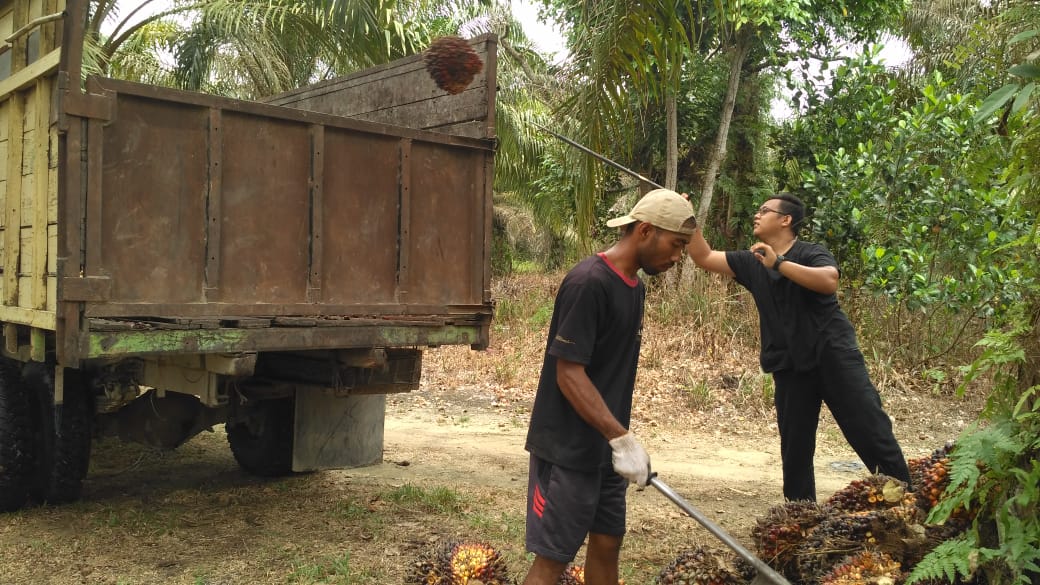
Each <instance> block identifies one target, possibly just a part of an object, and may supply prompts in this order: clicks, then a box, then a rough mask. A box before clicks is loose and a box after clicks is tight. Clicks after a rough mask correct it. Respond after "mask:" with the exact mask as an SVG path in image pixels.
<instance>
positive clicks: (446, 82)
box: [423, 36, 484, 94]
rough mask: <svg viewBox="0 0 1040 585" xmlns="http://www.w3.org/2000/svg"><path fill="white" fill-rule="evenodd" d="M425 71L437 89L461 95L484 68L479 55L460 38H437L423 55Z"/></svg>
mask: <svg viewBox="0 0 1040 585" xmlns="http://www.w3.org/2000/svg"><path fill="white" fill-rule="evenodd" d="M423 61H424V62H425V63H426V71H427V73H429V74H430V77H432V78H433V81H434V83H436V84H437V87H439V88H441V89H443V90H444V91H446V92H448V93H450V94H457V93H462V91H463V90H465V89H466V87H468V86H469V84H470V82H471V81H473V77H474V76H476V74H477V73H480V70H481V69H483V68H484V62H483V61H481V60H480V55H477V52H476V51H474V50H473V47H471V46H470V44H469V42H468V41H466V39H464V38H462V37H456V36H444V37H438V38H436V39H434V40H433V42H432V43H430V46H429V47H427V49H426V51H425V52H424V53H423Z"/></svg>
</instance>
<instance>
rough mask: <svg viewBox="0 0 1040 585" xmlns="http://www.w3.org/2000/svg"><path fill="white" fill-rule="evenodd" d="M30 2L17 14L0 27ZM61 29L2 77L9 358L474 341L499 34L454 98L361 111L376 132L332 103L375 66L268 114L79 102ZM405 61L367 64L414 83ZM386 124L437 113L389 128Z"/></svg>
mask: <svg viewBox="0 0 1040 585" xmlns="http://www.w3.org/2000/svg"><path fill="white" fill-rule="evenodd" d="M21 4H22V3H19V5H21ZM52 4H53V3H52ZM34 6H35V5H34ZM44 8H46V10H51V9H55V8H57V9H59V10H60V7H58V6H50V7H44ZM46 10H43V9H41V10H40V12H41V14H39V15H36V14H28V13H24V12H25V10H20V11H16V12H18V14H14V15H13V16H12V21H11V27H13V28H15V29H17V28H18V27H19V26H22V25H24V23H25V22H29V21H31V20H32V19H33V18H38V17H40V16H45V15H44V14H42V12H45V11H46ZM65 20H66V22H65V23H64V29H63V32H62V34H60V35H58V34H56V33H55V32H54V30H53V29H48V30H50V31H51V32H50V33H48V34H47V35H44V36H43V37H42V41H43V42H42V44H41V45H40V51H39V55H38V58H37V59H36V60H35V61H33V62H25V63H17V62H16V63H15V65H14V67H13V73H12V75H11V76H10V77H8V78H7V79H5V80H2V81H0V100H2V102H0V154H6V155H7V161H8V164H6V165H2V166H0V173H2V175H0V201H2V202H3V205H4V210H5V211H4V213H3V214H0V221H2V226H0V229H2V231H3V235H2V236H0V242H2V258H3V260H2V263H0V264H2V269H3V277H2V280H0V282H2V295H0V300H2V305H0V321H2V322H3V325H4V326H3V334H4V346H3V349H4V351H5V353H6V354H8V355H21V356H22V357H23V358H25V357H31V358H32V359H35V360H37V361H43V360H44V358H45V356H46V354H47V352H49V351H52V350H53V351H54V352H56V357H57V362H58V363H60V364H62V365H65V366H68V367H75V366H76V364H78V363H79V362H80V361H82V360H89V359H96V358H109V357H119V356H130V355H147V354H156V353H219V352H235V351H275V350H287V351H291V350H297V349H321V348H352V347H396V346H424V345H434V346H436V345H442V344H469V345H472V346H475V347H484V346H486V345H487V343H488V327H489V322H490V317H491V312H492V306H491V299H490V292H489V289H490V284H489V283H490V269H489V266H490V259H489V253H490V237H491V236H490V234H491V183H492V179H493V177H492V174H493V157H494V134H493V119H494V118H493V109H494V85H493V81H492V83H491V84H490V87H489V84H488V82H487V79H488V76H487V74H488V70H490V73H491V77H490V78H491V79H492V80H493V79H494V68H493V65H494V59H493V50H494V47H493V43H494V40H493V39H487V38H485V39H482V41H481V43H482V44H481V45H480V47H481V50H482V51H483V52H484V55H485V56H486V58H488V57H487V55H488V53H489V46H490V53H491V54H490V58H489V61H490V66H489V67H488V68H487V69H486V70H485V72H484V73H483V74H482V76H480V77H478V79H477V80H475V81H474V84H473V86H472V87H471V89H470V90H468V91H467V92H465V94H463V95H462V96H459V97H457V99H456V101H454V102H447V101H443V100H444V98H445V97H446V96H445V94H443V92H439V93H438V92H437V91H436V89H435V87H434V86H433V83H432V81H431V80H428V79H427V80H426V81H427V83H428V86H429V87H428V88H427V89H426V90H425V91H426V94H425V95H423V94H422V93H421V92H420V93H416V92H414V91H413V92H412V93H411V94H408V95H404V94H400V93H398V94H397V95H396V96H394V95H390V94H387V97H386V100H388V101H385V102H383V103H382V105H379V104H378V103H376V102H372V103H376V105H379V107H376V108H375V110H378V111H381V112H382V113H379V114H374V113H372V111H370V112H369V113H368V117H369V118H372V120H376V121H372V120H365V119H361V118H363V117H365V112H355V114H356V115H354V116H351V117H347V116H345V115H342V114H348V115H349V113H350V112H347V111H341V110H342V108H341V106H340V105H337V104H346V103H354V102H355V101H356V100H357V98H356V97H354V96H355V95H356V94H351V93H350V92H352V91H353V92H357V91H359V90H358V89H357V88H358V87H359V86H361V85H364V84H365V83H370V82H371V77H370V76H371V73H368V74H366V75H368V76H369V81H364V79H363V78H364V77H365V76H364V75H357V76H353V77H351V78H345V80H338V81H336V82H326V83H325V84H322V85H321V86H316V87H315V88H305V89H304V90H301V92H300V93H298V94H294V95H295V96H296V97H293V96H281V97H276V98H274V99H272V100H270V101H271V102H272V103H256V102H247V101H240V100H232V99H226V98H221V97H216V96H210V95H204V94H199V93H192V92H184V91H177V90H172V89H166V88H160V87H155V86H149V85H142V84H136V83H130V82H125V81H117V80H114V79H106V78H90V79H89V80H88V81H87V84H86V89H85V91H80V90H79V84H78V83H77V82H76V81H75V80H77V79H79V76H80V68H79V62H80V60H81V55H80V50H81V47H80V43H79V42H77V40H78V39H81V38H82V26H81V23H78V22H75V19H65ZM57 24H61V23H60V22H59V23H57ZM0 25H2V22H0ZM41 26H42V27H43V28H41V29H40V30H44V29H45V28H46V27H48V26H52V27H53V26H55V25H54V24H53V23H52V24H50V25H47V24H44V25H41ZM3 32H4V31H3V30H0V33H3ZM60 38H65V39H66V40H68V41H69V42H67V43H65V45H64V46H62V47H61V48H58V47H57V44H56V43H57V42H58V41H57V40H56V39H58V40H60ZM16 44H17V41H16ZM15 48H16V49H17V47H15ZM59 54H60V58H59ZM417 59H418V58H413V59H412V60H411V61H409V62H407V63H404V64H398V65H395V66H393V67H390V66H388V67H384V68H380V69H379V72H380V74H381V75H383V76H384V77H385V76H391V77H392V76H394V75H397V76H413V77H411V78H410V79H412V81H409V82H408V83H401V82H398V83H397V84H398V85H408V86H413V87H414V86H416V82H415V81H414V80H415V79H416V78H415V77H414V76H415V75H424V73H423V72H422V71H420V70H419V69H417V68H416V66H415V64H416V63H417V62H418V61H417ZM380 83H381V84H383V85H386V84H388V83H390V85H394V83H393V82H392V80H391V81H390V82H388V81H387V80H386V79H384V80H383V81H381V82H380ZM337 84H338V85H337ZM308 92H309V94H308ZM369 93H370V92H369ZM304 94H306V95H304ZM466 94H468V95H466ZM300 95H304V97H306V96H307V95H309V96H310V98H311V101H310V102H307V101H306V100H302V99H296V98H298V97H299V96H300ZM317 95H320V96H322V97H321V100H319V101H321V102H322V103H323V104H324V106H322V105H321V103H319V104H318V105H314V103H315V102H314V100H315V99H317V98H316V97H315V96H317ZM451 97H456V96H451ZM395 100H396V102H398V103H395ZM438 100H440V101H441V104H440V105H439V106H438V105H436V104H435V103H434V102H437V101H438ZM370 101H371V100H370ZM279 102H280V103H284V104H286V105H284V106H283V105H275V104H277V103H279ZM423 102H429V103H426V104H424V103H423ZM452 103H454V104H455V105H457V106H459V107H458V108H456V107H454V106H452ZM330 104H331V105H330ZM460 104H466V105H465V107H463V106H462V105H460ZM289 106H293V107H289ZM305 107H309V108H310V109H301V108H305ZM337 108H339V110H337ZM424 108H425V111H427V112H429V111H431V110H432V111H442V112H446V113H447V114H446V115H447V116H448V117H447V118H438V117H437V116H433V115H432V114H429V113H427V114H425V115H420V114H416V112H420V111H424ZM375 110H373V111H375ZM461 110H465V111H464V112H463V111H461ZM394 111H397V112H398V114H399V117H400V119H401V120H407V119H413V120H414V119H416V117H417V116H418V117H422V118H423V119H424V120H433V121H434V122H432V123H431V124H432V125H430V124H427V125H423V124H414V125H413V127H406V126H404V125H395V124H392V123H391V122H395V121H397V120H398V118H395V116H394V115H393V112H394ZM438 120H439V121H438ZM444 120H449V121H447V122H445V121H444ZM425 128H432V129H425ZM453 132H454V133H453Z"/></svg>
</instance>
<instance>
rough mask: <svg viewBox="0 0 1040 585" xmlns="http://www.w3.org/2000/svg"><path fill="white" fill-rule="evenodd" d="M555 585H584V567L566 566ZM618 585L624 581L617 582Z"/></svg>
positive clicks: (622, 584) (623, 583) (621, 584)
mask: <svg viewBox="0 0 1040 585" xmlns="http://www.w3.org/2000/svg"><path fill="white" fill-rule="evenodd" d="M556 583H557V585H585V565H567V568H566V569H564V571H563V574H562V575H560V580H559V581H557V582H556ZM618 585H625V580H624V579H621V580H619V581H618Z"/></svg>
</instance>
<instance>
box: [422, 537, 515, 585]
mask: <svg viewBox="0 0 1040 585" xmlns="http://www.w3.org/2000/svg"><path fill="white" fill-rule="evenodd" d="M408 583H412V584H415V585H476V584H478V583H479V584H480V585H510V584H512V583H513V581H512V579H510V577H509V570H508V567H506V564H505V560H503V559H502V555H501V554H499V552H498V551H497V550H495V548H494V547H492V546H491V545H489V544H487V543H484V542H460V541H456V540H450V541H447V542H444V543H441V544H440V545H437V546H435V547H434V548H433V549H431V550H429V551H427V552H425V553H424V554H422V555H421V556H420V558H419V559H418V560H417V561H416V562H415V564H414V565H413V567H412V575H411V577H410V579H409V580H408Z"/></svg>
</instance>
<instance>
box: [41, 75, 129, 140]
mask: <svg viewBox="0 0 1040 585" xmlns="http://www.w3.org/2000/svg"><path fill="white" fill-rule="evenodd" d="M89 86H90V89H91V90H93V91H91V92H88V93H84V92H82V91H80V90H79V88H77V87H74V86H73V85H72V84H71V82H70V80H69V75H68V73H67V72H65V71H59V72H58V91H57V92H55V93H56V98H55V99H57V100H58V107H57V111H58V129H59V130H60V131H62V132H64V131H66V130H68V128H69V121H68V117H69V116H77V117H80V118H91V119H95V120H102V121H104V122H111V121H112V119H113V118H115V114H116V100H115V95H116V93H115V92H113V91H109V90H106V89H103V88H101V87H100V86H99V85H97V84H96V83H89Z"/></svg>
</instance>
